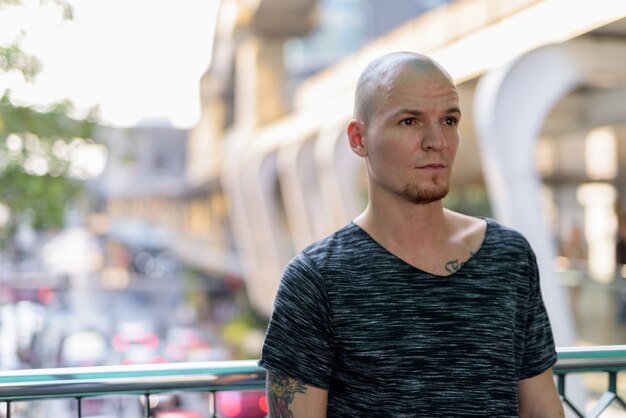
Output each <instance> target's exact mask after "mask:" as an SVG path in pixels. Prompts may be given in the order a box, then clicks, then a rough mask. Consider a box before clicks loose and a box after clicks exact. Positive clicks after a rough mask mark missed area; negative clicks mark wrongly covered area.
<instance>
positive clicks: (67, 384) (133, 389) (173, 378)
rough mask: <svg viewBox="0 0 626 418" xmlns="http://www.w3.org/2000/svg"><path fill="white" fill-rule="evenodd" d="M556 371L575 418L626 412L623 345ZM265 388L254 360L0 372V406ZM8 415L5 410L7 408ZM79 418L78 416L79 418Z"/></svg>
mask: <svg viewBox="0 0 626 418" xmlns="http://www.w3.org/2000/svg"><path fill="white" fill-rule="evenodd" d="M557 354H558V361H557V363H556V364H555V366H554V374H555V375H556V377H557V388H558V391H559V395H560V396H561V400H562V401H563V403H564V405H565V406H566V407H568V408H570V410H572V411H573V412H574V413H575V414H576V415H577V416H579V417H598V416H600V414H601V413H602V412H603V411H604V410H606V409H607V408H608V407H609V406H610V405H612V404H617V405H620V406H621V407H622V408H624V409H626V403H625V402H624V401H623V400H622V399H621V397H620V396H618V394H617V376H618V373H619V372H621V371H624V370H626V345H620V346H593V347H561V348H558V349H557ZM586 372H604V373H606V374H607V376H608V379H607V390H606V392H605V393H604V394H603V395H602V396H601V397H600V399H599V400H598V402H597V404H596V405H595V407H594V408H593V410H592V411H591V412H589V413H585V412H583V411H581V410H579V409H577V408H576V407H575V406H574V405H573V403H572V402H571V400H570V399H568V398H567V396H566V395H565V393H566V391H565V383H566V377H567V375H569V374H574V373H586ZM264 387H265V370H264V369H263V368H261V367H259V366H258V365H257V362H256V360H236V361H218V362H190V363H168V364H153V365H127V366H95V367H68V368H58V369H29V370H14V371H4V372H0V402H7V403H10V402H13V401H25V400H37V399H46V398H76V399H81V398H85V397H91V396H102V395H112V394H138V395H144V396H150V395H152V394H159V393H165V392H219V391H226V390H253V389H263V388H264ZM7 410H8V407H7ZM79 416H80V414H79Z"/></svg>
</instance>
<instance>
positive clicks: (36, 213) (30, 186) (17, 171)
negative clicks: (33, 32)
mask: <svg viewBox="0 0 626 418" xmlns="http://www.w3.org/2000/svg"><path fill="white" fill-rule="evenodd" d="M39 3H40V4H44V3H55V4H57V5H58V6H59V7H61V8H62V9H63V16H64V18H65V19H68V18H69V19H71V17H72V10H71V7H70V5H69V4H68V3H67V2H66V1H65V0H48V1H46V0H40V2H39ZM20 5H22V1H21V0H0V13H2V10H3V9H5V8H7V7H13V6H20ZM19 43H20V39H19V37H18V39H16V40H15V41H14V42H13V43H12V44H10V45H0V72H8V71H17V72H19V73H21V74H22V75H23V77H24V78H25V80H27V81H32V80H33V79H34V78H35V77H36V75H37V74H38V73H39V71H40V70H41V68H42V66H41V63H40V62H39V61H38V60H37V59H36V58H35V57H33V56H31V55H29V54H27V53H25V52H24V51H22V49H21V48H20V45H19ZM0 94H2V96H1V97H0V184H1V185H2V186H1V187H0V204H2V205H5V206H6V207H8V209H9V211H10V214H11V216H10V219H9V223H8V224H7V225H5V226H4V227H3V226H2V225H0V235H2V233H3V232H4V234H8V235H9V236H10V235H12V234H13V233H14V231H15V229H16V227H17V225H18V223H19V222H28V223H30V224H31V226H33V227H34V228H35V229H45V228H51V227H62V226H63V223H64V212H65V209H66V205H67V204H68V203H69V202H72V201H73V200H74V199H76V198H77V197H78V196H79V195H80V193H81V191H82V190H83V185H82V183H81V182H80V181H79V180H78V179H76V178H72V176H70V175H69V174H70V172H71V166H72V163H71V154H72V152H71V151H72V149H73V148H76V147H77V146H79V145H80V144H84V143H85V140H83V139H82V138H93V136H94V130H95V128H96V127H97V122H96V121H95V118H94V117H93V115H90V116H88V117H87V118H85V119H84V120H78V119H75V118H72V117H70V116H69V115H70V114H71V112H72V105H71V103H70V102H68V101H62V102H58V103H55V104H52V105H50V106H47V107H45V108H34V107H32V106H27V105H17V104H15V103H14V102H13V101H12V100H11V97H10V92H9V91H4V92H0Z"/></svg>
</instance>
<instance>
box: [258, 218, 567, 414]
mask: <svg viewBox="0 0 626 418" xmlns="http://www.w3.org/2000/svg"><path fill="white" fill-rule="evenodd" d="M486 221H487V232H486V236H485V240H484V242H483V244H482V246H481V248H480V249H479V250H478V251H477V253H476V254H475V255H474V256H473V257H472V258H471V259H470V260H468V262H467V263H465V264H464V265H463V266H462V268H461V269H460V270H459V271H458V272H456V273H455V274H453V275H451V276H447V277H442V276H436V275H432V274H429V273H426V272H424V271H421V270H419V269H417V268H415V267H413V266H411V265H409V264H407V263H405V262H404V261H402V260H400V259H399V258H397V257H396V256H394V255H393V254H391V253H389V252H388V251H387V250H385V249H384V248H383V247H381V246H380V245H379V244H378V243H377V242H376V241H374V240H373V239H372V238H371V237H370V236H369V235H368V234H367V233H366V232H365V231H364V230H362V229H361V228H359V227H358V226H357V225H355V224H353V223H351V224H349V225H347V226H346V227H344V228H343V229H341V230H339V231H337V232H336V233H334V234H332V235H331V236H329V237H327V238H325V239H323V240H321V241H318V242H316V243H314V244H313V245H311V246H309V247H308V248H306V249H305V250H304V251H303V252H302V253H301V254H299V255H298V256H297V257H296V258H294V259H293V260H292V262H291V263H290V264H289V265H288V267H287V268H286V270H285V272H284V276H283V278H282V281H281V283H280V286H279V289H278V293H277V297H276V302H275V306H274V311H273V314H272V317H271V320H270V324H269V327H268V331H267V336H266V339H265V345H264V347H263V353H262V356H261V360H260V361H259V364H260V365H261V366H262V367H264V368H266V369H268V370H272V371H274V372H279V373H282V374H285V375H287V376H290V377H293V378H296V379H298V380H300V381H302V382H304V383H306V384H309V385H312V386H316V387H320V388H325V389H328V390H329V394H328V417H412V418H414V417H429V418H436V417H441V418H444V417H445V418H451V417H491V418H493V417H517V416H518V410H517V383H518V381H519V380H520V379H524V378H528V377H532V376H535V375H537V374H540V373H542V372H543V371H545V370H547V369H548V368H549V367H551V366H552V365H553V364H554V363H555V361H556V352H555V347H554V342H553V338H552V332H551V329H550V323H549V321H548V317H547V314H546V311H545V307H544V304H543V301H542V297H541V292H540V286H539V274H538V271H537V265H536V261H535V256H534V253H533V252H532V250H531V248H530V246H529V244H528V242H527V241H526V239H524V238H523V237H522V236H521V235H520V234H519V233H517V232H515V231H513V230H511V229H509V228H506V227H503V226H501V225H499V224H498V223H496V222H495V221H494V220H491V219H487V220H486Z"/></svg>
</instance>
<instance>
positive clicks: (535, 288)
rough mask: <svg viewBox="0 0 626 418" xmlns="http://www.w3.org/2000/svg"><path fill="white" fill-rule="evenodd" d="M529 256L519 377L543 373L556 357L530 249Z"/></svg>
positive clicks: (535, 263) (536, 269) (534, 262)
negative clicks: (526, 303) (526, 305)
mask: <svg viewBox="0 0 626 418" xmlns="http://www.w3.org/2000/svg"><path fill="white" fill-rule="evenodd" d="M529 258H530V260H529V261H530V263H529V272H530V274H529V275H530V288H529V289H530V291H529V295H528V316H527V318H526V335H525V342H524V352H523V358H522V367H521V370H520V376H519V378H520V379H526V378H529V377H533V376H536V375H538V374H541V373H543V372H544V371H546V370H547V369H548V368H550V367H552V366H553V365H554V363H556V359H557V355H556V349H555V346H554V338H553V336H552V328H551V326H550V320H549V318H548V313H547V312H546V308H545V305H544V302H543V297H542V296H541V285H540V280H539V269H538V267H537V261H536V258H535V255H534V253H533V252H532V250H530V257H529Z"/></svg>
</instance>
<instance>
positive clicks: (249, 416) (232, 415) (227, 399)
mask: <svg viewBox="0 0 626 418" xmlns="http://www.w3.org/2000/svg"><path fill="white" fill-rule="evenodd" d="M216 397H217V416H218V417H220V418H264V417H266V416H267V398H266V396H265V391H264V390H249V391H237V392H235V391H232V392H231V391H227V392H217V394H216Z"/></svg>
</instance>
